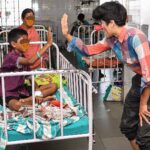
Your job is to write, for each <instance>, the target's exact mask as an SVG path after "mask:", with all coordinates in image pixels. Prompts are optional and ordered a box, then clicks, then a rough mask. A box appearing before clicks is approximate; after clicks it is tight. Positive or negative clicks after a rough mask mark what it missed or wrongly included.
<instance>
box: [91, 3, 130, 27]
mask: <svg viewBox="0 0 150 150" xmlns="http://www.w3.org/2000/svg"><path fill="white" fill-rule="evenodd" d="M92 17H93V18H94V19H96V20H99V21H101V20H103V21H105V22H106V23H107V24H109V23H110V21H111V20H114V21H115V23H116V24H117V25H118V26H123V25H125V24H126V21H127V11H126V8H125V7H124V6H123V5H121V4H120V3H119V2H118V1H111V2H105V3H104V4H102V5H100V6H98V7H96V8H95V9H94V10H93V14H92Z"/></svg>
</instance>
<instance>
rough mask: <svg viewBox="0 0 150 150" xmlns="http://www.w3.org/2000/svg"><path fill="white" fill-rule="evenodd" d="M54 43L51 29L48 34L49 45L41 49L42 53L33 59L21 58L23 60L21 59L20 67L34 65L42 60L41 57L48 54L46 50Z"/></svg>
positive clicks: (38, 53)
mask: <svg viewBox="0 0 150 150" xmlns="http://www.w3.org/2000/svg"><path fill="white" fill-rule="evenodd" d="M52 43H53V36H52V32H51V28H50V27H49V28H48V33H47V44H46V45H44V47H43V48H42V49H40V51H39V52H37V54H36V55H35V56H33V57H32V58H30V59H28V58H24V57H21V59H19V64H20V65H32V64H34V62H35V61H37V60H38V59H40V57H41V56H42V55H43V54H44V53H45V52H46V50H47V49H48V48H49V47H50V46H51V45H52Z"/></svg>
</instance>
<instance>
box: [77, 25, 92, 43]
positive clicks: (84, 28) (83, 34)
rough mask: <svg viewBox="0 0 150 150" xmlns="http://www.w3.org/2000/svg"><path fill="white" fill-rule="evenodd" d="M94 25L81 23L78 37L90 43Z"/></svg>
mask: <svg viewBox="0 0 150 150" xmlns="http://www.w3.org/2000/svg"><path fill="white" fill-rule="evenodd" d="M92 31H93V26H92V25H81V26H79V27H78V38H80V39H82V41H83V42H84V43H85V44H90V39H91V32H92Z"/></svg>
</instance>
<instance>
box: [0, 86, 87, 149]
mask: <svg viewBox="0 0 150 150" xmlns="http://www.w3.org/2000/svg"><path fill="white" fill-rule="evenodd" d="M62 93H63V94H62V97H63V104H65V105H68V107H69V108H70V110H71V113H73V115H72V114H71V115H70V117H65V118H64V119H63V126H67V125H70V124H72V123H74V122H76V121H78V120H79V119H80V118H81V117H83V116H85V115H86V112H85V110H84V109H83V108H82V106H81V105H80V104H78V103H77V101H76V99H75V98H74V97H73V96H72V94H71V93H70V91H69V90H68V88H67V87H66V86H64V87H63V88H62ZM55 96H56V99H58V100H60V89H58V91H57V92H56V94H55ZM31 108H32V107H29V108H26V110H23V111H24V112H23V111H22V112H21V113H20V114H19V113H18V112H17V115H16V114H15V113H16V112H14V111H12V112H10V111H8V112H9V113H14V114H11V115H9V116H12V118H11V117H10V118H9V119H8V120H7V123H8V130H15V131H17V132H20V133H22V134H33V119H32V117H31V116H32V109H31ZM39 109H41V106H36V112H37V114H36V116H35V127H36V137H37V138H39V139H48V138H55V137H56V136H57V134H58V132H60V120H59V119H57V120H56V119H50V120H47V119H45V118H44V117H42V116H41V115H38V113H39V112H38V111H39ZM1 111H2V107H1ZM25 111H28V112H25ZM9 113H8V114H9ZM27 114H28V115H27ZM24 115H25V116H28V117H24ZM14 116H15V117H14ZM2 130H3V131H4V128H2ZM0 135H1V139H0V148H3V147H4V146H6V139H5V137H4V136H2V135H3V134H0ZM3 141H5V142H4V144H3V145H4V146H3V147H2V142H3ZM0 150H1V149H0ZM2 150H3V149H2Z"/></svg>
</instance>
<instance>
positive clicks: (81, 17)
mask: <svg viewBox="0 0 150 150" xmlns="http://www.w3.org/2000/svg"><path fill="white" fill-rule="evenodd" d="M84 17H85V15H84V14H82V13H80V14H79V15H78V17H77V18H78V20H80V21H83V20H84Z"/></svg>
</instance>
